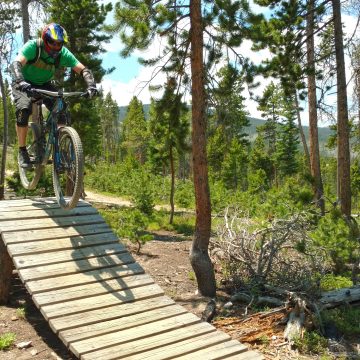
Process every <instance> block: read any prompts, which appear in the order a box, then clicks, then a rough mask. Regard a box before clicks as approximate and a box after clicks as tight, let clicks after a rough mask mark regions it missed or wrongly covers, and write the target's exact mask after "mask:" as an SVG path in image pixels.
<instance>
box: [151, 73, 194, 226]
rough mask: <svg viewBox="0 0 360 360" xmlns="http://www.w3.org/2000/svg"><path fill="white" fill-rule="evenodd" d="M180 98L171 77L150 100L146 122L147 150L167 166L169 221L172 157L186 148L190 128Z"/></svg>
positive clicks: (173, 167)
mask: <svg viewBox="0 0 360 360" xmlns="http://www.w3.org/2000/svg"><path fill="white" fill-rule="evenodd" d="M181 99H182V94H179V93H177V92H176V81H175V80H174V79H171V78H170V79H169V80H168V82H167V85H166V88H165V92H164V94H163V96H162V98H161V99H160V100H158V101H155V102H154V103H153V110H152V116H151V117H150V123H149V127H150V133H151V135H152V141H151V143H150V152H153V153H155V154H156V156H157V159H158V160H161V162H162V163H163V165H164V166H166V167H169V168H170V175H171V190H170V207H171V211H170V221H169V223H170V224H172V223H173V217H174V211H175V208H174V193H175V160H176V158H177V157H178V156H179V155H181V154H182V153H184V152H185V151H187V150H188V147H187V143H186V139H187V136H188V132H189V129H190V128H189V121H188V117H187V112H188V108H187V106H186V104H185V103H183V102H182V101H181Z"/></svg>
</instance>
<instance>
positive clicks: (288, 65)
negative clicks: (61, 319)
mask: <svg viewBox="0 0 360 360" xmlns="http://www.w3.org/2000/svg"><path fill="white" fill-rule="evenodd" d="M254 9H256V11H255V10H254ZM259 9H261V10H259ZM109 18H111V21H110V22H109V20H108V19H109ZM350 18H351V19H354V24H356V27H355V29H354V31H353V32H352V33H348V32H345V29H346V23H345V20H344V19H350ZM39 19H41V21H42V22H41V23H39ZM359 19H360V5H359V2H358V1H354V0H345V1H343V2H340V0H321V1H320V0H289V1H282V0H271V1H270V0H254V1H253V2H248V1H247V0H232V1H230V0H214V1H208V0H189V1H183V0H162V1H140V0H120V1H115V2H108V1H95V0H82V1H75V0H42V1H37V0H22V1H18V0H17V1H15V0H5V1H1V3H0V70H1V71H0V85H1V100H2V101H1V103H0V143H1V149H0V155H1V169H0V170H1V172H0V199H4V197H5V189H6V188H11V189H12V191H14V192H15V193H16V194H17V196H40V195H41V196H53V188H52V180H51V174H50V172H51V171H50V170H51V169H50V170H49V173H46V174H45V175H44V176H43V178H42V179H41V183H40V184H39V186H38V188H37V189H36V190H33V191H26V190H24V189H23V188H22V187H21V184H20V181H19V173H18V170H17V159H16V156H17V138H16V132H15V122H16V111H15V105H14V102H13V98H12V95H11V80H10V77H9V72H8V67H9V65H10V64H11V62H12V61H13V60H14V57H15V56H16V53H17V51H18V49H19V47H21V46H22V41H25V42H26V40H28V39H30V38H36V37H37V36H38V34H39V31H40V30H41V26H43V24H45V23H49V22H57V23H60V24H61V25H62V26H63V27H64V28H65V29H66V31H67V33H68V36H69V39H70V40H69V43H68V44H67V45H66V46H67V47H68V48H69V50H70V51H71V52H73V53H74V54H75V55H76V57H77V58H78V59H79V60H80V61H81V62H82V63H84V64H86V66H87V67H88V68H89V69H91V70H92V72H93V74H94V77H95V80H96V83H97V84H98V88H99V90H100V93H99V96H97V97H96V98H95V99H76V100H71V102H70V106H69V111H70V114H71V119H72V126H73V127H74V128H75V129H76V130H77V131H78V133H79V135H80V137H81V139H82V143H83V147H84V153H85V159H86V174H85V193H86V189H89V190H92V191H96V192H100V193H105V194H111V195H113V196H118V197H121V198H124V199H128V200H130V201H131V202H132V203H133V205H134V206H133V207H131V208H127V209H102V210H101V211H102V214H103V216H104V217H105V218H106V220H107V221H108V222H109V223H110V224H111V226H112V227H113V229H114V231H116V232H117V234H118V235H119V236H121V237H126V238H128V239H130V240H131V241H133V242H135V243H136V244H138V246H139V251H141V246H142V245H143V244H144V243H145V242H146V241H149V240H151V239H152V237H151V230H154V229H160V228H161V229H167V230H170V231H173V232H177V233H179V234H186V235H187V236H191V237H192V247H191V250H190V254H189V257H190V262H191V265H192V267H193V269H194V276H195V279H196V281H197V284H198V289H199V292H200V294H202V295H204V296H209V297H215V296H216V291H217V289H218V288H219V282H218V276H220V277H221V278H222V280H223V283H226V288H227V290H228V291H229V293H231V294H235V293H239V292H240V293H246V294H247V297H245V299H253V300H251V301H248V303H250V302H251V303H254V304H255V303H256V299H258V298H259V297H261V296H262V295H264V294H269V293H270V294H276V296H278V295H279V292H276V290H274V289H277V290H279V289H280V290H281V291H282V293H281V294H282V295H283V294H285V293H286V294H289V293H291V294H297V295H298V297H297V298H296V299H297V301H299V299H302V300H303V301H304V302H306V304H307V305H308V304H315V303H316V301H318V300H319V299H320V298H321V296H322V295H323V293H324V292H326V291H341V289H347V291H351V292H352V291H354V292H355V293H356V292H357V293H356V294H357V295H356V296H357V297H356V296H355V295H354V298H353V299H352V300H351V301H346V299H343V298H341V299H340V301H339V302H338V303H336V304H333V305H332V306H330V305H329V306H328V308H329V309H330V308H331V307H333V308H335V309H331V310H329V309H326V310H325V309H324V310H323V309H320V310H319V309H317V310H314V309H315V308H316V307H314V308H311V306H310V308H311V311H312V312H313V313H314V314H315V315H314V317H316V319H317V320H316V321H314V324H315V325H314V326H313V328H312V330H311V332H310V331H309V332H308V333H309V334H316V336H315V338H314V337H311V336H312V335H306V336H308V337H307V338H306V337H305V340H306V339H307V340H306V341H305V340H304V341H305V344H307V345H308V347H307V348H306V346H305V345H304V346H303V347H302V348H301V350H302V351H304V352H311V351H312V352H315V353H316V352H317V351H318V352H317V353H318V354H321V351H320V350H316V349H315V347H311V344H313V343H312V342H316V344H320V343H321V341H322V340H321V339H324V338H325V337H326V336H325V335H326V334H325V331H324V326H323V324H324V323H326V321H329V322H332V323H336V326H337V327H338V329H340V331H342V334H344V336H349V337H350V338H351V336H357V337H359V335H360V312H359V308H358V307H356V304H359V301H360V289H359V284H360V220H359V214H360V32H359V28H358V23H359ZM20 33H21V36H22V40H21V41H20V42H19V40H18V38H19V34H20ZM114 39H116V40H117V41H118V42H121V44H122V50H121V53H120V54H119V60H118V63H114V64H112V66H113V67H112V68H105V67H104V65H103V60H102V56H103V55H104V54H105V53H106V46H107V45H108V44H109V43H110V41H114ZM160 43H161V51H160V50H159V52H158V55H157V56H155V57H153V58H139V62H140V64H141V66H144V67H149V68H153V69H155V70H154V71H153V72H152V78H149V79H148V83H147V84H146V85H142V86H146V87H149V88H150V90H151V94H152V98H151V103H150V104H144V103H142V101H141V100H140V98H139V96H134V97H133V98H132V99H131V101H130V103H129V104H128V105H127V106H122V107H120V106H119V105H118V104H117V102H116V100H115V96H114V94H113V93H112V92H111V91H110V92H105V91H102V86H101V83H102V81H103V79H104V77H105V76H111V73H112V71H113V70H114V68H116V67H118V66H121V60H122V58H127V57H129V56H132V55H133V54H139V53H141V51H145V50H148V49H149V48H151V47H154V46H160V45H159V44H160ZM249 43H250V44H251V49H252V51H255V52H256V51H258V52H262V53H265V54H267V55H266V56H264V57H263V59H262V60H261V61H260V62H254V61H253V59H252V58H251V57H248V56H247V53H246V52H243V50H242V49H243V47H242V46H244V44H249ZM124 71H126V70H124ZM160 73H161V74H162V75H165V76H164V77H163V78H166V81H165V82H164V83H159V82H158V78H157V76H156V75H157V74H160ZM56 82H57V84H58V86H59V87H61V88H63V89H64V90H67V91H76V90H78V91H80V90H83V89H84V88H85V83H84V82H83V80H82V78H81V77H80V76H79V75H76V74H75V73H73V72H71V71H70V69H65V70H60V71H58V73H57V74H56ZM263 82H264V83H266V84H267V85H266V86H264V89H263V91H262V94H261V95H258V92H257V91H256V89H258V88H259V87H260V86H262V85H263ZM247 98H251V99H252V100H253V101H256V104H257V109H258V111H260V113H261V119H254V118H253V115H252V114H251V113H249V111H248V109H247V106H246V99H247ZM304 119H306V122H305V125H304ZM156 205H164V206H165V208H166V209H167V210H166V211H165V210H161V211H158V210H156V209H155V206H156ZM214 263H216V264H221V270H217V271H219V272H220V273H221V274H220V275H219V274H215V270H214ZM249 296H250V297H249ZM274 296H275V295H274ZM242 300H243V301H244V298H242ZM245 301H246V300H245ZM267 305H269V304H267ZM269 306H270V305H269ZM349 314H350V315H349ZM319 319H320V320H319ZM344 324H346V326H345V325H344ZM296 336H300V335H299V334H297V335H296ZM294 339H295V340H294V342H295V343H296V341H297V340H296V339H298V338H296V337H295V338H294ZM314 339H315V340H314ZM297 344H298V346H299V347H300V345H299V343H297ZM317 349H318V348H317ZM324 359H325V357H324Z"/></svg>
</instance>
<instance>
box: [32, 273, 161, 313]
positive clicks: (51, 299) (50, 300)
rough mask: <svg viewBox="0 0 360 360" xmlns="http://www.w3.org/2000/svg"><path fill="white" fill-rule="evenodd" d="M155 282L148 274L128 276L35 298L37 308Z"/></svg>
mask: <svg viewBox="0 0 360 360" xmlns="http://www.w3.org/2000/svg"><path fill="white" fill-rule="evenodd" d="M153 283H154V280H153V279H152V278H151V276H150V275H148V274H140V275H133V276H127V277H126V278H117V279H111V280H105V281H98V282H95V283H92V284H87V285H83V284H80V285H78V286H73V287H68V288H65V289H60V290H53V291H47V292H44V293H40V294H35V295H34V296H33V301H34V303H35V304H36V306H37V307H40V306H45V305H50V304H57V303H60V302H64V301H72V300H77V299H83V298H85V297H86V298H90V297H92V296H96V295H102V294H106V293H109V294H110V293H113V292H116V291H121V290H126V289H133V288H135V287H139V286H144V285H150V284H153Z"/></svg>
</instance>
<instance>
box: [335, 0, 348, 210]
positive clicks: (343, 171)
mask: <svg viewBox="0 0 360 360" xmlns="http://www.w3.org/2000/svg"><path fill="white" fill-rule="evenodd" d="M332 5H333V16H334V18H333V22H334V38H335V56H336V70H337V71H336V79H337V148H338V149H337V150H338V171H339V174H338V181H339V200H340V206H341V212H342V213H343V214H344V215H345V216H350V215H351V182H350V146H349V119H348V104H347V93H346V76H345V59H344V44H343V32H342V24H341V5H340V0H332Z"/></svg>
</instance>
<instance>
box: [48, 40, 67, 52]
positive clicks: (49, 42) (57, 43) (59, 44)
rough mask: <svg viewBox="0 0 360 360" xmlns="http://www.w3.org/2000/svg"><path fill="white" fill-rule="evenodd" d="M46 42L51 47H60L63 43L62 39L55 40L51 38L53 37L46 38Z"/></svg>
mask: <svg viewBox="0 0 360 360" xmlns="http://www.w3.org/2000/svg"><path fill="white" fill-rule="evenodd" d="M46 41H47V43H48V44H49V45H50V46H51V47H52V48H53V49H59V50H60V49H61V48H62V46H63V45H64V42H63V41H56V40H53V39H50V38H48V39H46Z"/></svg>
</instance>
